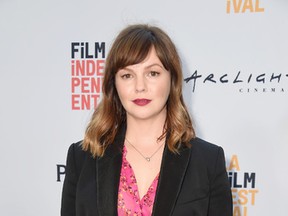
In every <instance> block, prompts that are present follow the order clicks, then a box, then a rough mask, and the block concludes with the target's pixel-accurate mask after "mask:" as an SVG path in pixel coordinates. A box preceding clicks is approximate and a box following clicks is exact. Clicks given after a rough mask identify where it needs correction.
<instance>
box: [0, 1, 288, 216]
mask: <svg viewBox="0 0 288 216" xmlns="http://www.w3.org/2000/svg"><path fill="white" fill-rule="evenodd" d="M287 9H288V2H287V1H286V0H216V1H215V0H205V1H196V0H183V1H174V0H173V1H172V0H158V1H155V0H146V1H135V0H134V1H133V0H120V1H119V0H118V1H116V0H114V1H112V0H105V1H96V0H83V1H77V0H69V1H68V0H62V1H56V0H49V1H48V0H46V1H45V0H43V1H36V0H34V1H33V0H26V1H20V0H9V1H8V0H1V1H0V39H1V40H0V48H1V49H0V96H1V97H0V101H1V106H0V110H1V112H0V131H1V132H0V133H1V157H0V168H1V169H0V170H1V172H0V173H1V177H0V214H1V215H7V216H8V215H9V216H19V215H21V216H40V215H41V216H52V215H60V203H61V191H62V184H63V180H64V176H65V162H66V154H67V150H68V147H69V145H70V144H71V143H73V142H77V141H79V140H81V139H82V138H83V134H84V131H85V128H86V126H87V123H88V121H89V119H90V117H91V114H92V112H93V109H94V108H95V107H96V106H97V105H98V104H99V102H100V101H101V83H102V78H103V70H104V67H105V59H106V56H107V53H108V52H109V48H110V45H111V43H112V42H113V39H114V37H115V36H116V34H117V33H118V32H119V31H120V30H121V29H122V28H123V27H125V26H126V25H128V24H134V23H148V24H153V25H157V26H159V27H161V28H163V29H164V30H165V31H166V32H167V33H168V34H169V35H170V36H171V38H172V39H173V41H174V42H175V44H176V46H177V48H178V50H179V53H180V55H181V58H182V63H183V69H184V80H183V83H184V97H185V101H186V103H187V105H188V107H189V110H190V112H191V115H192V118H193V120H194V125H195V128H196V131H197V135H198V136H199V137H201V138H203V139H205V140H207V141H210V142H212V143H215V144H217V145H220V146H222V147H223V148H224V150H225V154H226V165H227V171H228V177H229V179H230V183H231V188H232V193H233V202H234V207H233V208H234V216H259V215H263V216H271V215H276V216H285V215H287V202H288V198H287V193H288V184H287V181H288V172H287V164H288V157H287V154H288V13H287Z"/></svg>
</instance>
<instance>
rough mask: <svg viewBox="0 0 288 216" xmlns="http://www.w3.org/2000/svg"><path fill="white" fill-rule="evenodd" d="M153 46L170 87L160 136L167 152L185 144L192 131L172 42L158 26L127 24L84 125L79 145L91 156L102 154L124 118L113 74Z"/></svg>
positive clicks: (139, 59) (108, 63)
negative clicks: (94, 104) (97, 101)
mask: <svg viewBox="0 0 288 216" xmlns="http://www.w3.org/2000/svg"><path fill="white" fill-rule="evenodd" d="M152 47H154V48H155V50H156V53H157V56H158V58H159V59H160V61H161V62H162V64H163V66H164V67H165V69H166V70H167V71H169V72H170V73H171V90H170V95H169V98H168V101H167V119H166V124H165V128H164V130H163V134H162V135H161V136H160V138H159V139H163V138H164V137H165V136H166V135H167V134H169V136H167V145H168V148H169V150H170V151H172V152H174V153H177V152H178V149H179V147H180V144H181V143H183V144H184V145H186V146H188V147H189V141H190V140H191V139H192V138H194V137H195V131H194V128H193V126H192V121H191V118H190V116H189V113H188V110H187V108H186V106H185V104H184V100H183V96H182V82H183V77H182V67H181V61H180V57H179V55H178V53H177V50H176V47H175V45H174V43H173V42H172V41H171V39H170V38H169V36H168V35H167V34H166V33H165V32H164V31H163V30H161V29H160V28H158V27H156V26H150V25H146V24H137V25H130V26H128V27H126V28H125V29H123V30H122V31H121V32H120V33H119V35H118V36H117V37H116V39H115V41H114V43H113V44H112V47H111V49H110V52H109V54H108V56H107V58H106V63H105V71H104V79H103V85H102V94H103V95H102V100H101V102H100V104H99V105H98V106H97V108H96V109H95V111H94V113H93V115H92V118H91V121H90V123H89V124H88V126H87V129H86V132H85V136H84V140H83V142H82V148H83V150H85V151H88V150H89V151H90V152H91V153H92V155H93V156H94V157H96V156H100V157H101V156H103V155H104V152H105V150H106V148H107V147H108V146H109V145H110V144H112V143H113V141H114V139H115V136H116V134H117V132H118V130H119V128H120V125H121V124H123V123H125V121H126V111H125V109H124V108H123V106H122V104H121V102H120V99H119V97H118V94H117V91H116V87H115V75H116V73H117V72H118V71H119V70H120V69H123V68H125V67H126V66H129V65H133V64H137V63H140V62H142V61H143V60H144V59H145V58H146V57H147V55H148V53H149V51H150V50H151V48H152Z"/></svg>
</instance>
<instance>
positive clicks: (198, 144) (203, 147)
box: [190, 137, 221, 152]
mask: <svg viewBox="0 0 288 216" xmlns="http://www.w3.org/2000/svg"><path fill="white" fill-rule="evenodd" d="M190 144H191V146H192V148H194V149H197V150H200V151H204V152H211V151H212V152H214V151H218V150H219V148H221V146H219V145H217V144H214V143H211V142H208V141H206V140H204V139H201V138H199V137H195V138H193V139H191V140H190Z"/></svg>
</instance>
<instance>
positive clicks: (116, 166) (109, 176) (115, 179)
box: [96, 125, 126, 216]
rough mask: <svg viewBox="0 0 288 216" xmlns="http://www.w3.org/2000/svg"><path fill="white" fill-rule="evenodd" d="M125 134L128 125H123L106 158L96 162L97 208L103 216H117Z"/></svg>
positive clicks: (107, 150)
mask: <svg viewBox="0 0 288 216" xmlns="http://www.w3.org/2000/svg"><path fill="white" fill-rule="evenodd" d="M125 133H126V125H123V126H122V127H121V128H120V130H119V132H118V134H117V136H116V137H115V141H114V143H112V144H111V145H110V146H108V147H107V149H106V151H105V154H104V156H103V157H101V158H98V159H97V160H96V173H97V174H96V182H97V206H98V210H99V215H101V216H102V215H103V216H106V215H111V216H112V215H117V200H118V187H119V180H120V172H121V165H122V149H123V144H124V139H125Z"/></svg>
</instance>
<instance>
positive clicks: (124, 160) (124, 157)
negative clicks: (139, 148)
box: [122, 145, 160, 203]
mask: <svg viewBox="0 0 288 216" xmlns="http://www.w3.org/2000/svg"><path fill="white" fill-rule="evenodd" d="M126 156H127V149H126V146H125V145H124V146H123V162H126V163H127V164H128V166H129V168H130V169H131V173H132V178H134V179H135V187H136V188H135V189H136V191H137V198H138V200H139V201H140V202H141V203H142V202H143V199H144V198H145V196H147V195H148V192H149V190H150V189H151V188H152V187H153V185H154V184H155V181H158V179H159V175H160V171H159V172H158V174H157V175H156V176H155V177H154V179H153V181H152V182H151V183H150V185H149V187H148V189H147V191H146V192H145V194H144V195H143V196H142V197H140V193H139V188H138V183H137V179H136V175H135V172H134V170H133V167H132V165H131V164H130V163H129V161H128V160H127V158H126ZM123 162H122V163H123ZM156 186H157V184H156Z"/></svg>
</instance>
